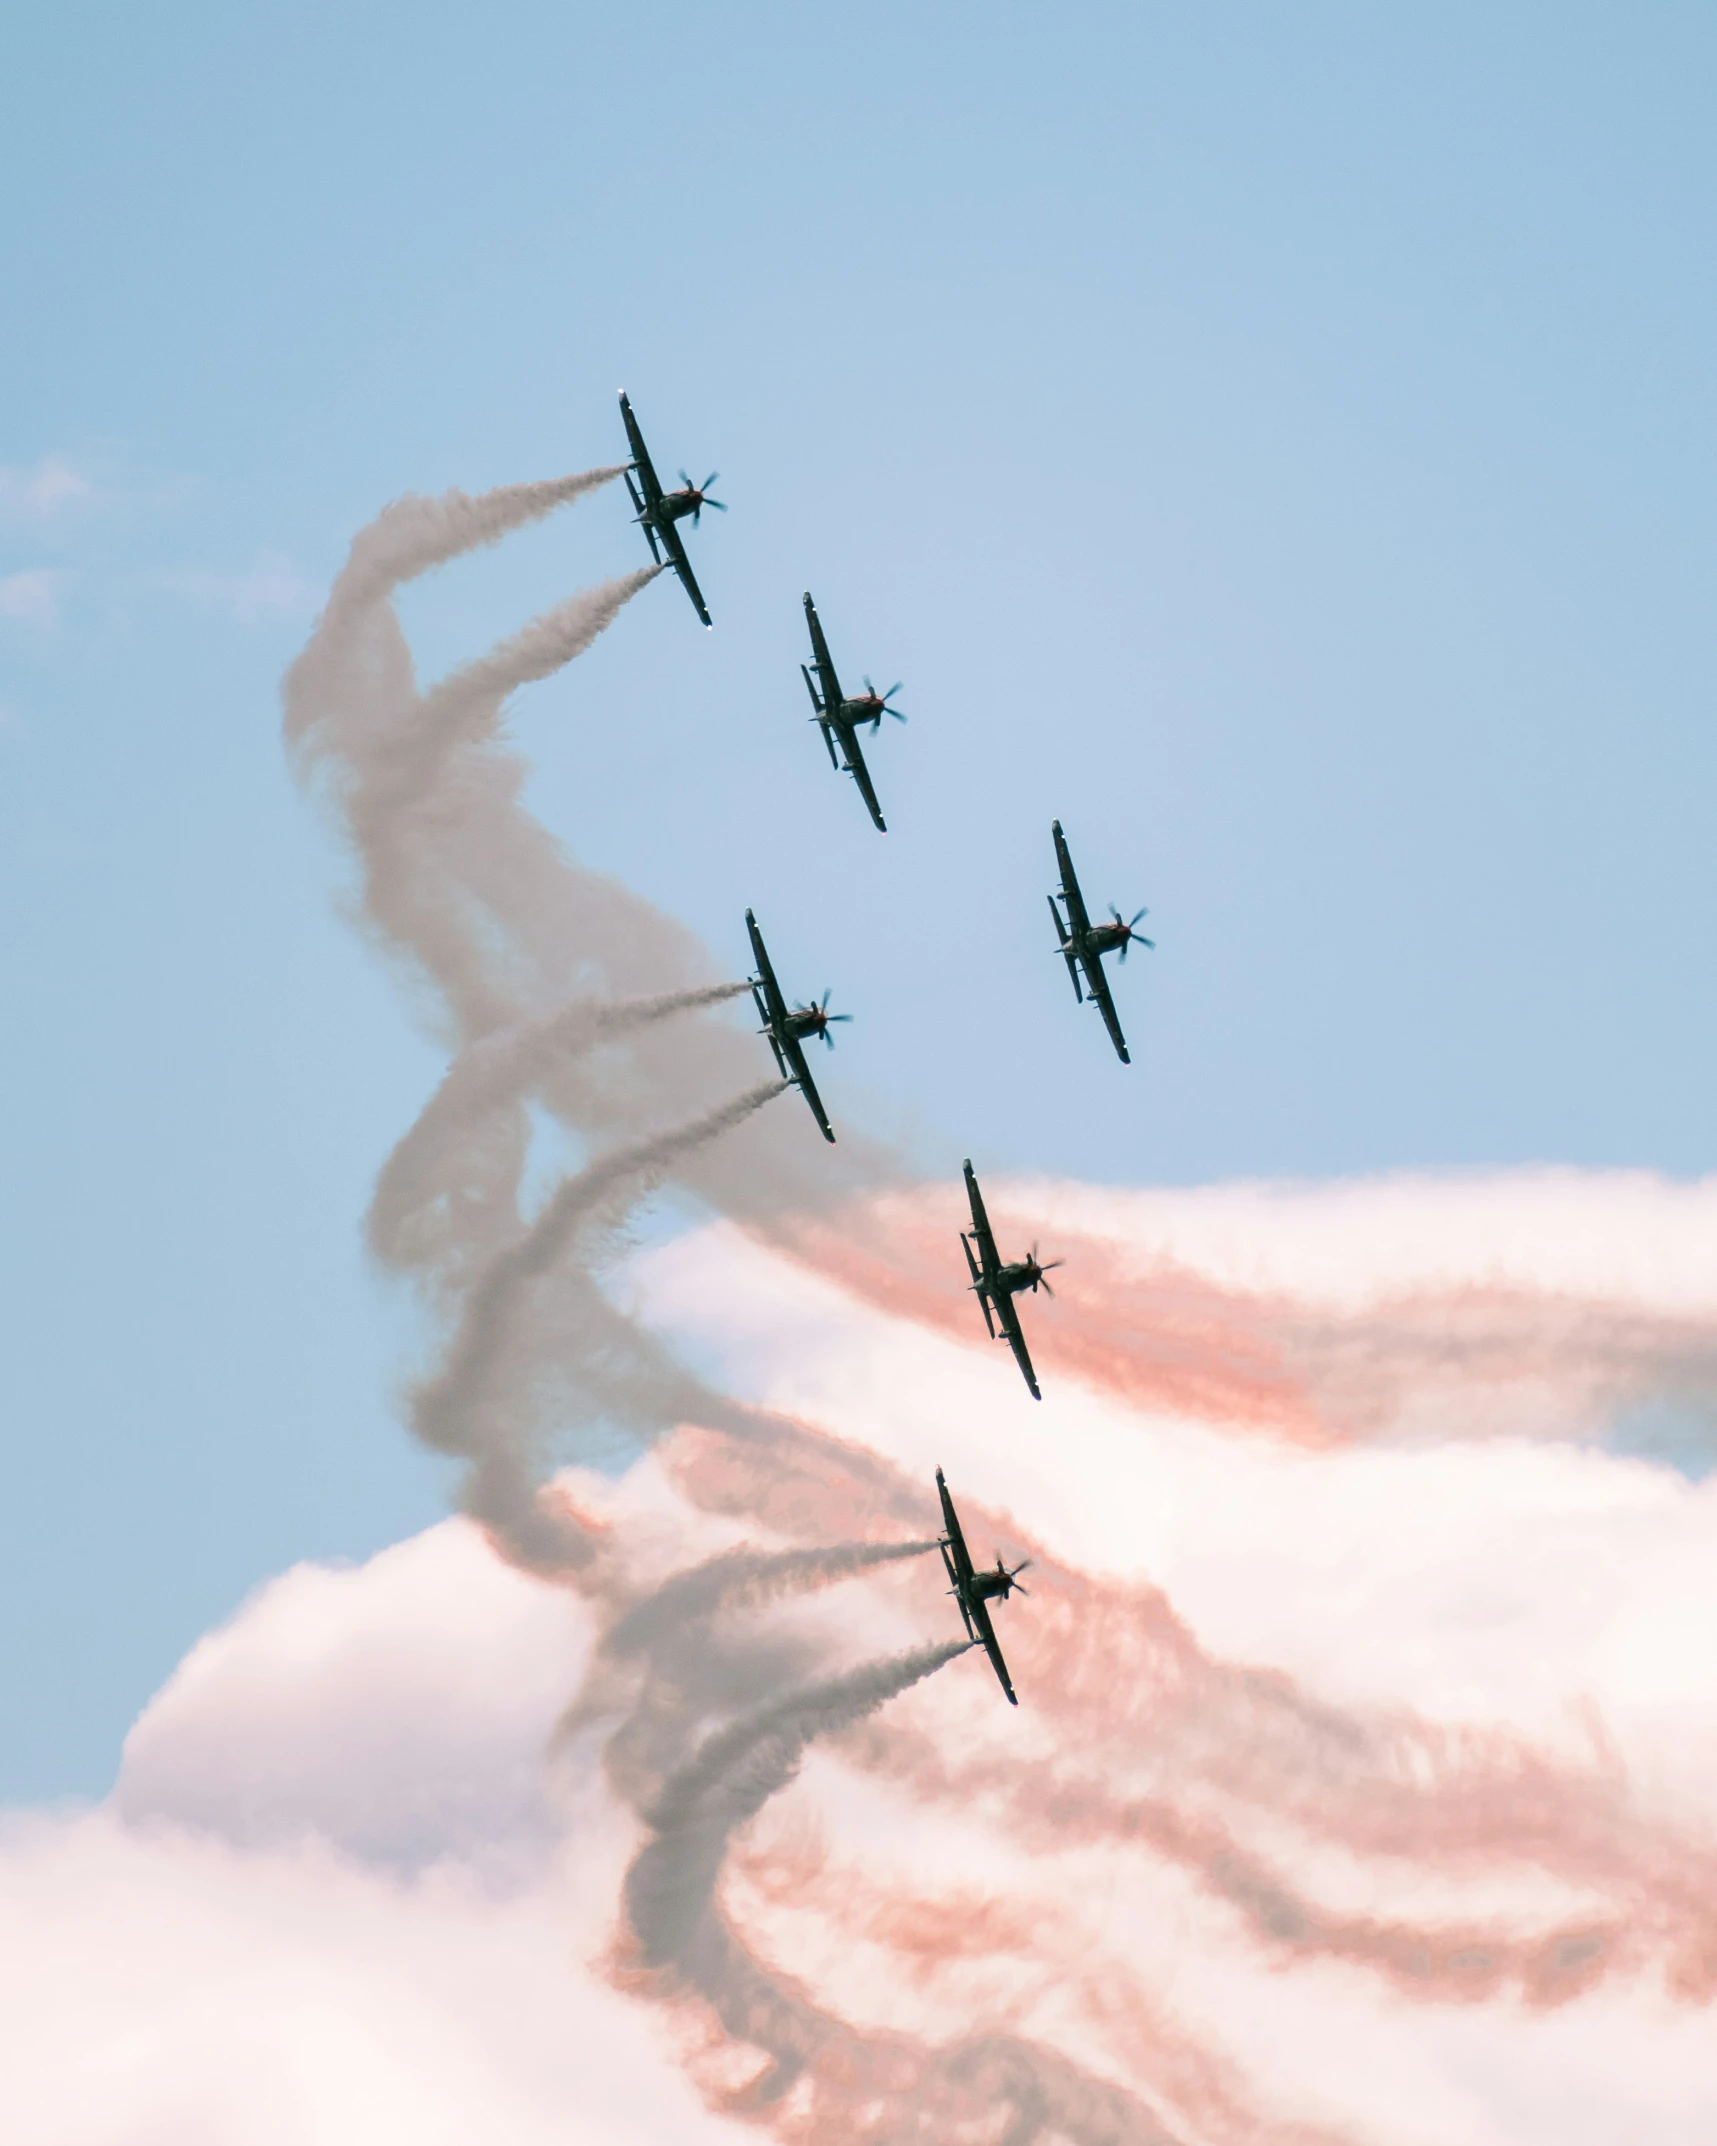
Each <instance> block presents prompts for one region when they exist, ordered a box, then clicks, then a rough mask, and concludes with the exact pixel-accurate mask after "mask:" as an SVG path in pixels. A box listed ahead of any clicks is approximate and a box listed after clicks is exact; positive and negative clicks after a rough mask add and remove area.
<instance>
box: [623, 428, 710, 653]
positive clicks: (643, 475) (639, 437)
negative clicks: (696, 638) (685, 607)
mask: <svg viewBox="0 0 1717 2146" xmlns="http://www.w3.org/2000/svg"><path fill="white" fill-rule="evenodd" d="M620 415H621V416H622V417H623V418H624V419H625V420H626V438H627V440H628V441H629V442H630V444H631V448H632V461H631V466H630V467H629V468H628V469H627V471H626V489H627V491H629V492H630V493H631V495H632V504H633V506H634V507H635V508H636V509H637V510H638V512H637V519H638V521H639V523H640V524H641V525H642V527H643V531H644V541H645V542H646V543H647V544H648V545H649V547H650V556H651V558H652V559H654V560H655V562H656V564H657V565H658V566H660V565H661V563H662V553H663V552H666V553H667V555H668V564H669V565H670V566H671V567H672V568H673V570H674V572H675V573H676V574H678V575H679V577H680V580H681V582H682V584H683V585H684V587H685V592H686V594H687V595H688V596H689V597H690V598H691V600H692V609H693V610H694V611H695V612H696V613H697V615H698V617H699V618H701V619H702V620H703V622H704V624H705V625H706V626H708V625H711V624H712V623H713V621H712V620H711V618H710V615H709V612H708V610H707V609H706V608H705V605H704V600H703V592H702V590H701V589H700V588H699V587H698V584H697V576H696V575H695V574H694V573H693V572H692V567H691V561H690V560H689V559H688V558H687V557H686V547H685V545H684V544H683V543H682V542H681V541H680V532H679V530H678V529H677V528H675V526H674V524H675V523H676V522H681V521H684V520H685V518H686V516H687V515H688V514H689V515H690V516H691V518H692V527H693V528H694V529H695V528H696V527H697V526H698V519H699V517H700V516H701V515H702V513H703V510H704V509H705V507H714V509H715V511H716V512H717V513H718V514H725V513H726V512H727V509H726V508H725V507H724V506H723V505H722V503H721V501H720V500H719V499H711V497H710V496H709V488H710V486H711V485H712V484H714V482H715V480H716V479H717V477H719V476H720V475H721V472H720V471H719V470H711V471H710V473H709V475H708V476H707V477H706V478H705V479H704V481H703V482H702V484H693V482H692V480H691V479H690V478H689V477H688V476H687V475H686V473H685V471H684V470H681V472H680V488H679V490H678V491H674V492H664V491H663V490H662V486H661V480H660V479H659V478H658V477H657V475H656V466H655V464H654V463H653V462H652V461H651V460H650V450H649V449H648V448H647V447H646V446H645V445H644V435H643V434H642V433H641V432H640V431H639V430H638V420H637V419H636V418H635V417H634V416H633V415H632V405H631V404H630V403H629V402H628V401H627V399H626V397H625V395H624V394H622V395H621V397H620ZM634 476H636V477H637V479H638V481H637V483H636V484H634V483H633V482H632V479H633V477H634Z"/></svg>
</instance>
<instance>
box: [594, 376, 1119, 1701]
mask: <svg viewBox="0 0 1717 2146" xmlns="http://www.w3.org/2000/svg"><path fill="white" fill-rule="evenodd" d="M620 414H621V417H622V418H623V419H624V421H625V426H626V439H627V444H628V446H629V448H630V450H631V459H630V462H629V463H628V465H627V469H626V473H625V474H626V489H627V491H628V493H629V494H630V495H631V499H632V506H633V510H634V517H635V519H636V521H637V523H638V525H639V527H640V528H642V530H643V532H644V540H645V542H646V543H647V544H648V545H649V547H650V556H651V558H652V559H654V560H655V561H656V563H657V565H658V566H670V567H672V568H673V570H674V572H675V574H676V575H678V577H679V580H680V585H681V587H682V588H683V589H684V590H685V592H686V595H687V596H688V597H689V598H690V600H691V605H692V609H693V610H694V611H695V612H696V613H697V615H698V617H699V618H700V619H701V620H702V621H703V623H704V625H706V626H708V625H710V624H711V623H712V621H711V619H710V614H709V607H708V605H707V604H706V603H705V602H704V598H703V591H702V590H701V589H700V588H699V587H698V583H697V577H696V575H695V574H694V573H693V572H692V567H691V561H690V559H689V558H688V557H687V555H686V546H685V538H684V535H683V533H682V532H683V525H684V524H686V523H687V522H689V523H690V524H691V526H692V528H694V529H696V528H697V527H698V526H699V524H700V522H701V519H702V515H703V510H704V508H705V507H711V508H713V509H714V510H715V511H716V512H717V513H721V514H725V513H726V512H727V509H726V507H725V506H723V504H722V502H721V501H720V500H719V499H714V498H712V497H711V496H710V487H711V486H712V485H713V484H715V482H716V481H717V474H718V473H716V472H713V471H712V472H711V474H710V475H709V476H707V477H706V478H705V479H704V481H703V482H702V484H694V483H693V482H692V480H691V478H690V477H689V476H687V474H686V472H685V471H684V470H683V469H682V470H681V471H680V473H679V475H680V483H679V485H678V487H677V488H676V489H675V490H673V491H666V490H664V489H663V486H662V482H661V479H660V478H659V477H658V476H657V474H656V468H655V464H654V463H653V462H652V461H651V459H650V451H649V449H648V448H647V447H646V446H645V444H644V435H643V432H642V431H641V429H640V428H639V424H638V420H637V418H636V416H635V415H634V414H633V410H632V405H631V403H630V401H629V400H628V399H627V397H626V396H625V395H622V396H621V397H620ZM804 601H805V625H806V628H807V630H808V632H809V634H810V637H811V661H810V662H809V663H807V664H801V665H800V670H801V672H802V673H803V675H804V680H805V689H806V691H807V692H808V693H809V694H810V696H811V708H812V711H813V712H812V721H813V722H814V723H815V724H816V725H817V727H818V729H819V731H820V732H821V734H822V739H823V744H824V745H825V747H826V748H827V750H828V755H829V764H830V765H831V766H832V767H833V768H834V769H835V770H836V771H837V772H839V773H844V774H848V775H850V776H851V777H852V779H853V782H854V784H855V785H856V787H857V789H858V793H859V795H860V797H862V798H863V800H864V804H865V810H866V811H867V812H868V813H869V814H870V817H871V821H872V824H873V825H874V826H875V827H876V829H877V832H878V833H879V834H886V833H887V832H888V823H887V821H886V820H885V819H884V818H883V815H882V806H881V803H880V802H879V800H878V798H877V794H876V785H875V783H874V782H873V781H872V779H871V773H870V769H869V767H868V765H867V764H866V761H865V757H864V752H863V749H862V747H861V746H860V743H859V732H860V731H861V730H864V729H867V728H868V730H869V731H870V733H871V737H872V740H873V741H874V740H875V738H876V735H877V733H878V731H879V730H880V729H881V727H882V719H883V717H884V716H885V715H890V716H893V718H894V719H895V721H896V722H897V723H904V722H905V721H906V717H905V715H904V714H903V713H902V711H901V710H900V709H899V708H897V707H895V706H894V705H893V702H894V696H895V695H896V694H897V693H898V692H899V691H900V687H899V685H898V684H895V685H892V686H890V687H889V689H888V691H887V692H886V693H879V692H878V691H877V690H876V688H875V686H873V685H872V684H871V681H870V679H869V678H868V677H867V678H866V679H865V681H864V691H863V692H862V693H860V694H850V693H848V692H846V691H844V690H843V688H842V685H841V681H840V675H839V673H838V672H837V671H836V669H835V664H834V658H833V657H832V656H831V655H830V653H829V643H828V638H827V636H826V635H825V633H824V631H823V624H822V620H821V619H820V618H819V617H818V616H817V606H816V604H815V603H814V602H813V600H812V598H811V595H810V593H809V591H807V592H806V595H805V599H804ZM1050 836H1051V839H1052V841H1053V842H1054V845H1055V862H1056V869H1057V872H1058V874H1059V878H1060V886H1059V888H1058V890H1057V891H1056V892H1055V893H1053V894H1051V895H1050V896H1049V913H1050V915H1051V917H1052V918H1053V919H1054V921H1055V938H1056V952H1057V953H1058V954H1059V955H1060V957H1061V959H1062V960H1063V961H1065V962H1066V964H1067V974H1068V978H1069V980H1070V981H1071V983H1072V985H1073V995H1074V999H1075V1001H1076V1002H1077V1003H1080V1004H1089V1005H1092V1006H1095V1007H1096V1009H1097V1011H1098V1013H1099V1014H1100V1015H1101V1016H1102V1020H1103V1026H1104V1027H1105V1028H1106V1029H1107V1030H1108V1033H1109V1040H1110V1042H1111V1043H1112V1044H1113V1045H1114V1048H1115V1055H1116V1057H1117V1058H1119V1059H1120V1061H1121V1063H1122V1064H1123V1065H1130V1064H1131V1063H1132V1059H1131V1057H1130V1055H1129V1053H1128V1050H1127V1039H1126V1037H1125V1036H1124V1035H1123V1033H1122V1031H1121V1021H1120V1016H1119V1014H1118V1013H1117V1012H1116V1010H1115V999H1114V994H1113V991H1112V990H1111V987H1110V981H1109V975H1108V971H1107V970H1106V969H1105V968H1104V966H1103V964H1104V961H1105V959H1106V958H1107V956H1109V955H1110V954H1114V955H1116V956H1118V958H1119V960H1120V962H1121V963H1122V964H1123V965H1124V964H1125V962H1126V959H1127V954H1128V951H1129V949H1130V948H1131V947H1132V946H1134V945H1139V946H1144V947H1150V946H1152V945H1154V943H1155V942H1154V941H1153V940H1150V939H1147V938H1146V937H1145V936H1144V934H1143V933H1142V932H1141V931H1139V929H1138V924H1139V920H1140V918H1141V917H1143V916H1145V915H1146V914H1147V912H1146V911H1145V910H1143V909H1140V910H1139V911H1137V913H1136V914H1135V915H1134V916H1133V917H1132V918H1131V919H1130V920H1127V919H1123V917H1122V915H1121V912H1120V910H1119V909H1118V908H1116V907H1114V906H1113V905H1112V904H1111V905H1110V909H1109V919H1110V920H1109V921H1108V922H1107V923H1096V924H1093V923H1092V921H1091V915H1090V912H1089V910H1088V909H1087V908H1086V906H1085V897H1084V894H1083V893H1082V891H1081V889H1080V885H1079V878H1078V875H1077V873H1076V872H1075V871H1074V869H1073V858H1072V855H1071V853H1070V851H1069V849H1068V846H1067V838H1066V836H1065V835H1064V834H1063V833H1062V831H1061V822H1060V821H1059V820H1055V821H1053V822H1052V823H1051V826H1050ZM745 928H746V931H747V932H748V934H749V935H750V939H751V957H752V961H753V963H754V965H755V971H756V973H755V974H754V975H753V976H752V978H751V980H750V981H751V996H752V999H753V1002H754V1003H755V1005H756V1008H757V1014H758V1018H759V1019H760V1020H761V1022H762V1024H763V1026H762V1028H761V1029H760V1031H759V1033H760V1034H761V1035H763V1036H765V1037H766V1038H767V1039H768V1042H769V1047H770V1049H771V1051H772V1052H773V1053H774V1056H775V1063H776V1065H777V1066H778V1067H779V1069H780V1073H781V1078H782V1079H783V1080H784V1081H786V1082H787V1083H789V1084H790V1085H791V1086H793V1087H795V1088H797V1089H798V1090H799V1093H800V1094H801V1095H802V1096H803V1097H804V1098H805V1102H806V1105H807V1106H808V1108H809V1109H810V1112H811V1115H812V1117H814V1118H815V1119H816V1121H817V1127H818V1130H819V1131H820V1132H821V1133H822V1135H823V1138H824V1139H825V1140H828V1141H833V1139H834V1137H835V1132H834V1127H833V1126H832V1125H831V1124H830V1122H829V1114H828V1112H827V1111H826V1110H825V1109H824V1107H823V1099H822V1097H821V1096H820V1095H819V1094H818V1093H817V1086H816V1082H815V1081H814V1080H813V1079H812V1077H811V1069H810V1066H809V1064H808V1062H807V1059H806V1050H805V1047H806V1045H807V1044H808V1043H810V1042H811V1041H813V1040H818V1041H821V1042H822V1043H823V1044H824V1045H825V1046H826V1047H827V1048H830V1049H832V1048H833V1046H834V1040H835V1039H834V1037H833V1036H832V1035H831V1034H830V1033H829V1031H830V1029H831V1027H832V1026H833V1025H834V1024H835V1023H836V1022H839V1021H848V1020H850V1019H851V1018H852V1016H851V1015H850V1014H844V1013H830V1011H829V999H830V996H831V994H830V992H828V991H827V990H825V991H824V993H823V995H822V997H821V999H811V1000H809V1001H806V1002H804V1003H790V1002H789V1000H788V998H787V995H786V993H785V992H784V991H783V990H782V988H781V985H780V983H779V982H778V980H777V978H776V975H775V968H774V964H773V963H772V962H771V961H770V959H769V951H768V948H767V947H766V946H765V945H764V943H763V934H762V932H761V931H760V930H759V929H758V925H757V919H756V917H755V916H754V915H753V914H752V912H751V911H750V910H749V909H748V910H747V911H746V912H745ZM965 1180H966V1198H967V1202H968V1204H969V1205H970V1208H971V1214H972V1226H971V1228H970V1230H969V1231H967V1230H962V1231H961V1232H960V1247H961V1250H962V1251H963V1252H964V1253H965V1256H966V1267H967V1271H968V1273H969V1275H970V1277H971V1280H970V1287H971V1290H972V1293H973V1294H974V1295H975V1296H976V1297H977V1299H978V1308H979V1310H980V1311H981V1312H982V1314H983V1319H984V1325H985V1327H986V1329H987V1330H988V1332H989V1334H990V1337H991V1339H992V1340H997V1341H1005V1342H1006V1343H1007V1345H1008V1347H1009V1349H1011V1350H1012V1352H1013V1358H1014V1362H1015V1363H1016V1364H1017V1365H1018V1366H1019V1371H1020V1376H1021V1377H1022V1378H1023V1379H1024V1380H1025V1383H1026V1388H1027V1390H1028V1391H1029V1393H1030V1394H1031V1397H1032V1399H1033V1400H1034V1401H1040V1400H1042V1398H1043V1394H1042V1391H1041V1389H1040V1388H1039V1386H1038V1383H1037V1373H1036V1372H1035V1371H1034V1370H1033V1368H1032V1361H1031V1352H1030V1350H1029V1349H1028V1348H1027V1347H1026V1340H1025V1331H1024V1328H1023V1327H1022V1326H1021V1324H1020V1314H1019V1304H1018V1302H1017V1299H1018V1298H1020V1297H1021V1296H1024V1295H1032V1296H1035V1295H1036V1294H1037V1292H1038V1290H1039V1289H1041V1290H1042V1291H1043V1293H1044V1294H1045V1295H1046V1296H1053V1295H1054V1294H1055V1292H1054V1290H1053V1289H1052V1288H1051V1287H1050V1284H1049V1279H1048V1277H1049V1275H1050V1273H1051V1271H1052V1270H1053V1269H1054V1268H1056V1267H1058V1266H1060V1265H1061V1261H1060V1260H1058V1259H1051V1260H1043V1259H1040V1258H1039V1257H1038V1248H1037V1246H1036V1245H1035V1244H1034V1245H1033V1246H1032V1248H1031V1250H1030V1251H1029V1252H1028V1253H1027V1254H1026V1255H1025V1257H1024V1258H1023V1259H1009V1260H1004V1259H1003V1258H1002V1256H1001V1253H1000V1251H999V1250H998V1249H997V1246H996V1238H995V1232H994V1231H993V1230H992V1229H991V1227H990V1219H989V1215H988V1213H987V1212H986V1210H985V1207H984V1196H983V1194H982V1192H981V1191H980V1190H979V1189H978V1179H977V1174H976V1172H975V1171H974V1170H973V1168H972V1165H971V1163H970V1161H968V1162H967V1163H966V1165H965ZM936 1489H937V1494H938V1496H939V1497H940V1499H941V1503H942V1527H943V1532H942V1534H941V1536H940V1538H939V1548H940V1550H941V1554H942V1562H943V1565H944V1567H945V1568H946V1571H947V1575H948V1578H949V1581H950V1582H951V1583H952V1584H951V1589H950V1591H951V1593H952V1594H953V1596H954V1598H955V1600H956V1602H957V1603H958V1605H959V1610H960V1616H961V1619H962V1621H963V1623H964V1625H965V1628H966V1636H967V1639H968V1640H969V1641H970V1642H971V1644H972V1645H973V1646H981V1647H982V1648H983V1649H984V1651H985V1653H986V1654H987V1655H988V1656H989V1659H990V1665H991V1667H992V1668H993V1669H994V1670H995V1673H996V1676H997V1678H998V1679H999V1680H1000V1683H1001V1687H1002V1690H1003V1692H1004V1693H1005V1694H1006V1695H1007V1698H1008V1701H1009V1703H1010V1704H1011V1705H1014V1706H1017V1705H1018V1704H1019V1700H1018V1698H1017V1696H1016V1695H1015V1692H1014V1688H1013V1681H1012V1679H1011V1678H1010V1677H1009V1675H1008V1668H1007V1663H1006V1662H1005V1661H1004V1660H1003V1659H1002V1651H1001V1648H1000V1647H999V1645H998V1644H997V1642H996V1635H995V1628H994V1626H993V1624H992V1623H991V1621H990V1609H989V1605H990V1604H991V1603H993V1602H998V1601H999V1602H1005V1601H1006V1600H1007V1599H1008V1597H1009V1595H1010V1594H1012V1593H1013V1592H1014V1591H1015V1590H1016V1589H1017V1591H1018V1592H1019V1593H1020V1594H1024V1593H1025V1592H1026V1590H1025V1589H1024V1588H1023V1587H1022V1586H1020V1584H1019V1577H1018V1576H1019V1574H1020V1573H1021V1572H1023V1571H1024V1570H1025V1569H1026V1568H1025V1566H1024V1565H1023V1564H1022V1565H1015V1566H1012V1567H1010V1566H1008V1565H1007V1564H1006V1563H1005V1562H1004V1560H1003V1558H1002V1556H1001V1553H1000V1552H999V1551H998V1552H997V1554H996V1562H995V1566H994V1568H993V1569H991V1568H990V1567H987V1566H986V1567H984V1568H983V1569H981V1570H980V1569H978V1568H976V1567H974V1565H973V1563H972V1559H971V1554H970V1552H969V1551H968V1550H967V1548H966V1539H965V1536H964V1535H963V1534H962V1532H961V1529H960V1521H959V1516H958V1515H957V1514H956V1512H955V1510H954V1501H953V1499H952V1497H951V1496H950V1495H949V1492H948V1485H947V1483H946V1481H945V1480H944V1479H943V1475H942V1471H941V1469H940V1468H938V1469H937V1471H936Z"/></svg>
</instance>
